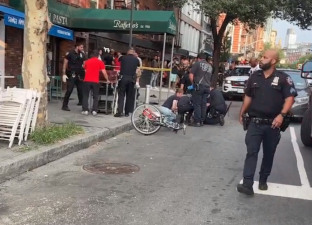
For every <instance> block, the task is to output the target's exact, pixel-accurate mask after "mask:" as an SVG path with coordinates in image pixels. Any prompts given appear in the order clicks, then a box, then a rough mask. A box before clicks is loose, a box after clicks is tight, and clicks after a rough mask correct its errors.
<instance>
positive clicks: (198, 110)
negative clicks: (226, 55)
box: [190, 60, 212, 126]
mask: <svg viewBox="0 0 312 225" xmlns="http://www.w3.org/2000/svg"><path fill="white" fill-rule="evenodd" d="M190 73H192V74H193V75H194V78H193V80H194V81H193V86H194V90H193V92H192V103H193V106H194V124H193V125H195V126H202V125H203V123H204V121H205V118H206V111H207V98H208V95H209V91H210V90H209V88H210V82H211V77H212V67H211V65H210V64H209V63H208V62H207V61H206V60H199V61H197V62H196V63H195V64H194V65H193V66H192V68H191V71H190Z"/></svg>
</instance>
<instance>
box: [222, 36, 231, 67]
mask: <svg viewBox="0 0 312 225" xmlns="http://www.w3.org/2000/svg"><path fill="white" fill-rule="evenodd" d="M229 35H230V33H229V32H226V34H225V35H224V37H223V40H222V45H221V51H220V61H221V62H226V61H228V59H229V58H230V57H231V53H230V51H231V44H232V43H231V38H230V37H229Z"/></svg>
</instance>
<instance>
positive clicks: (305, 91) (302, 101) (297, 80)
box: [279, 69, 311, 118]
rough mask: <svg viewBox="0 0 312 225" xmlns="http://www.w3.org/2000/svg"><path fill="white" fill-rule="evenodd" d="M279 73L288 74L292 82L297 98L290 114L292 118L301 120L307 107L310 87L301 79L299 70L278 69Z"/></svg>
mask: <svg viewBox="0 0 312 225" xmlns="http://www.w3.org/2000/svg"><path fill="white" fill-rule="evenodd" d="M279 71H282V72H284V73H286V74H288V75H289V76H290V77H291V79H292V80H293V83H294V85H295V88H296V90H297V93H298V96H297V97H296V98H295V103H294V104H293V106H292V108H291V112H292V114H293V115H294V117H297V118H302V117H303V115H304V113H305V112H306V110H307V109H308V107H309V99H310V96H311V89H310V85H309V83H308V82H307V80H306V79H303V78H302V77H301V71H300V70H290V69H279Z"/></svg>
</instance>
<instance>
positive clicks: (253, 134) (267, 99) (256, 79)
mask: <svg viewBox="0 0 312 225" xmlns="http://www.w3.org/2000/svg"><path fill="white" fill-rule="evenodd" d="M245 94H246V95H247V96H248V97H251V98H252V101H251V105H250V106H249V109H248V115H249V117H250V118H251V121H250V124H249V127H248V130H247V134H246V137H245V143H246V146H247V155H246V159H245V166H244V173H243V177H244V180H243V186H244V187H247V188H249V189H251V190H252V185H253V180H254V175H255V170H256V166H257V160H258V153H259V150H260V146H261V143H262V148H263V159H262V164H261V169H260V180H259V189H260V185H261V184H264V185H266V182H267V178H268V176H269V175H270V173H271V170H272V166H273V159H274V154H275V151H276V147H277V145H278V143H279V141H280V138H281V135H280V129H279V128H272V122H273V120H274V119H275V118H276V117H277V116H278V115H279V114H281V112H282V109H283V105H284V102H285V99H286V98H288V97H291V96H293V97H296V96H297V92H296V89H295V87H294V84H293V82H292V80H291V78H290V76H288V75H287V74H285V73H283V72H281V71H274V72H273V74H272V75H271V76H269V77H268V78H265V77H264V74H263V71H256V72H255V73H254V74H252V75H251V76H250V78H249V80H248V82H247V85H246V88H245ZM266 189H267V186H266ZM263 190H265V189H263ZM252 192H253V191H252Z"/></svg>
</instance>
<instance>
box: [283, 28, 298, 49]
mask: <svg viewBox="0 0 312 225" xmlns="http://www.w3.org/2000/svg"><path fill="white" fill-rule="evenodd" d="M296 42H297V35H296V32H295V30H294V29H293V28H289V29H287V32H286V39H285V48H287V49H296V48H297V46H296Z"/></svg>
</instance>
